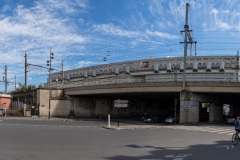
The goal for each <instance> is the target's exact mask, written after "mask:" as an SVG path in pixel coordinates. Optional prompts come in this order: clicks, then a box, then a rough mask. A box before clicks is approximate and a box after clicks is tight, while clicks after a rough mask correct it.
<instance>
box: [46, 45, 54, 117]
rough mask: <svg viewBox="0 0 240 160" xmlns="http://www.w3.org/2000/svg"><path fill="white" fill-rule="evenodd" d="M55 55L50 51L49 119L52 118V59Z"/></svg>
mask: <svg viewBox="0 0 240 160" xmlns="http://www.w3.org/2000/svg"><path fill="white" fill-rule="evenodd" d="M53 56H54V54H53V52H52V51H51V50H50V60H48V61H47V66H49V108H48V119H50V117H51V87H52V86H51V81H52V80H51V71H52V59H54V58H53Z"/></svg>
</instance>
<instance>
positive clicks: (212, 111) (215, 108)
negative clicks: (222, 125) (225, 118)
mask: <svg viewBox="0 0 240 160" xmlns="http://www.w3.org/2000/svg"><path fill="white" fill-rule="evenodd" d="M209 122H222V106H221V105H219V104H214V103H212V104H211V105H210V108H209Z"/></svg>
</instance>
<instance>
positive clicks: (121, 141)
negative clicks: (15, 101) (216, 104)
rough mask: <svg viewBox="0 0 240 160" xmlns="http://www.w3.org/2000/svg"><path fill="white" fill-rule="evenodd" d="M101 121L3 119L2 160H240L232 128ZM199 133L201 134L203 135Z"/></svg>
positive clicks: (0, 130) (0, 154)
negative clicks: (109, 125)
mask: <svg viewBox="0 0 240 160" xmlns="http://www.w3.org/2000/svg"><path fill="white" fill-rule="evenodd" d="M104 125H106V122H103V121H94V120H91V121H89V120H88V121H86V120H85V121H79V120H77V121H63V120H35V119H3V120H2V121H0V133H1V134H0V135H1V139H0V159H1V160H43V159H44V160H203V159H204V160H228V159H231V160H239V152H240V146H233V145H232V144H231V134H232V133H231V129H232V126H215V125H211V126H204V125H200V126H181V125H177V126H175V125H159V126H158V125H155V126H156V127H152V128H147V127H145V128H141V127H136V128H131V129H129V128H128V129H122V130H115V129H105V128H103V127H102V126H104ZM200 130H201V131H200Z"/></svg>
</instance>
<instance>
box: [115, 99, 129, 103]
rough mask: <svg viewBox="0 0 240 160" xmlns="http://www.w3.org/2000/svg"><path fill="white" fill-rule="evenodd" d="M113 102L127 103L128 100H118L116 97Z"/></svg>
mask: <svg viewBox="0 0 240 160" xmlns="http://www.w3.org/2000/svg"><path fill="white" fill-rule="evenodd" d="M114 103H121V104H126V103H128V100H120V99H118V100H115V101H114Z"/></svg>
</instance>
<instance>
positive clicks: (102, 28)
mask: <svg viewBox="0 0 240 160" xmlns="http://www.w3.org/2000/svg"><path fill="white" fill-rule="evenodd" d="M93 28H94V30H95V31H98V32H104V33H105V34H110V35H116V36H122V37H129V38H131V37H136V36H140V35H141V34H139V33H138V32H134V31H127V30H124V29H121V28H120V27H117V26H114V25H113V24H100V25H93Z"/></svg>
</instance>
